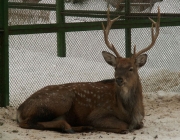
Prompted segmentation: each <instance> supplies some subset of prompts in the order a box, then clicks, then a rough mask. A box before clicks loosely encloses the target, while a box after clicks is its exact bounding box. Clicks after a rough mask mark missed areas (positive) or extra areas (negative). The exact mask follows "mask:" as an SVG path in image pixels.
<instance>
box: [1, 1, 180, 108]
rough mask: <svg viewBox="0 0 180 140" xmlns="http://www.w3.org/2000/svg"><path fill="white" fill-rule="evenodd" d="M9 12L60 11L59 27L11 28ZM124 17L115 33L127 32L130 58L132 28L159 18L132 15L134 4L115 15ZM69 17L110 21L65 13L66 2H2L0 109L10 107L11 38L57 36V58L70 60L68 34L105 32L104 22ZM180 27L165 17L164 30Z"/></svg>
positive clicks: (173, 17)
mask: <svg viewBox="0 0 180 140" xmlns="http://www.w3.org/2000/svg"><path fill="white" fill-rule="evenodd" d="M8 8H18V9H36V10H51V11H56V18H57V23H56V24H45V25H39V24H37V25H17V26H9V27H8ZM117 15H122V16H121V19H122V20H119V21H117V22H115V23H114V24H113V26H112V29H125V38H126V39H125V42H126V43H125V45H126V57H129V56H130V55H131V28H144V27H150V26H151V24H150V21H149V19H148V18H147V17H148V16H149V17H151V18H156V17H157V14H147V13H144V14H139V13H138V14H135V13H134V14H132V13H130V1H126V3H125V12H124V13H123V12H121V13H120V12H111V17H116V16H117ZM65 16H78V17H93V18H106V11H85V10H65V9H64V0H56V4H26V3H14V2H10V3H8V2H7V0H0V65H1V66H0V106H7V105H9V66H8V65H9V60H8V35H19V34H37V33H57V55H58V56H60V57H65V56H66V40H65V33H66V32H74V31H90V30H102V26H101V22H99V21H98V22H84V23H82V22H81V23H65ZM163 26H180V14H161V27H163Z"/></svg>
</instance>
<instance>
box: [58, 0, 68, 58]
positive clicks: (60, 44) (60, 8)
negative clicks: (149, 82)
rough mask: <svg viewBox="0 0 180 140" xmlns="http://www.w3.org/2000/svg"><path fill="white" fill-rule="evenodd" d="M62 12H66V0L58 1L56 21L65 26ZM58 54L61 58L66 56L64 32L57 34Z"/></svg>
mask: <svg viewBox="0 0 180 140" xmlns="http://www.w3.org/2000/svg"><path fill="white" fill-rule="evenodd" d="M62 11H64V0H56V19H57V24H58V25H60V24H61V25H62V24H65V17H64V15H62V13H61V12H62ZM57 54H58V56H60V57H65V56H66V41H65V31H64V30H60V31H58V32H57Z"/></svg>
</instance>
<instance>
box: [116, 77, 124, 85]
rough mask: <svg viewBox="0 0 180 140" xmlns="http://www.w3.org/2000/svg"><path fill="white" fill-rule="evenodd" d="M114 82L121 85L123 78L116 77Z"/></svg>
mask: <svg viewBox="0 0 180 140" xmlns="http://www.w3.org/2000/svg"><path fill="white" fill-rule="evenodd" d="M116 83H117V84H118V85H119V86H122V85H123V83H124V81H123V78H116Z"/></svg>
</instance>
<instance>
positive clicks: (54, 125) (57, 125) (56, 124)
mask: <svg viewBox="0 0 180 140" xmlns="http://www.w3.org/2000/svg"><path fill="white" fill-rule="evenodd" d="M37 124H38V125H42V126H43V127H44V129H48V130H60V131H64V132H67V133H74V131H73V129H72V128H71V126H70V124H68V123H67V122H66V121H65V120H55V121H49V122H38V123H37Z"/></svg>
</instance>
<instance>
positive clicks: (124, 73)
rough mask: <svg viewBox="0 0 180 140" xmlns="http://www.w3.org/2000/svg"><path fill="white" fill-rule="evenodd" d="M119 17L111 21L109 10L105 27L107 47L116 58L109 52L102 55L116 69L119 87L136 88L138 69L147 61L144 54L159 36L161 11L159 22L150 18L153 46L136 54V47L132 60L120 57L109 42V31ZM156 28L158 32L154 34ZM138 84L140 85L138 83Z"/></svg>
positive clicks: (116, 79)
mask: <svg viewBox="0 0 180 140" xmlns="http://www.w3.org/2000/svg"><path fill="white" fill-rule="evenodd" d="M118 18H119V17H117V18H115V19H113V20H111V19H110V16H109V9H108V12H107V27H106V28H105V27H104V24H102V26H103V30H104V40H105V43H106V45H107V47H108V48H109V49H110V50H112V51H113V52H114V54H115V56H114V55H113V54H111V53H109V52H106V51H103V52H102V55H103V57H104V59H105V61H106V62H107V63H108V64H109V65H111V66H113V67H114V68H115V81H116V84H117V86H118V87H127V88H128V89H129V88H131V87H133V86H135V85H134V84H136V83H137V80H139V76H138V69H139V68H140V67H142V66H144V65H145V63H146V60H147V54H143V53H144V52H146V51H148V50H149V49H151V48H152V47H153V46H154V44H155V41H156V39H157V37H158V35H159V26H160V9H159V8H158V20H157V22H155V21H153V20H152V19H151V18H149V19H150V20H151V21H152V27H151V38H152V41H151V44H150V45H149V46H147V47H146V48H144V49H142V50H140V51H139V52H138V53H136V46H134V53H133V54H132V56H131V57H130V58H123V57H121V56H120V54H119V53H118V52H117V50H116V49H115V47H114V45H113V44H111V43H110V42H109V40H108V35H109V31H110V29H111V26H112V24H113V23H114V22H115V21H116V20H117V19H118ZM154 27H155V30H156V32H155V33H154ZM137 84H138V83H137Z"/></svg>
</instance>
